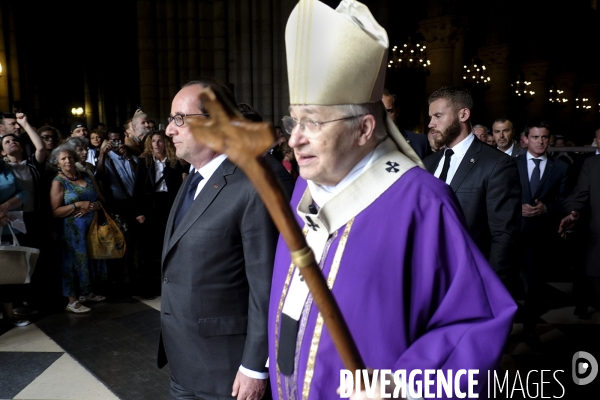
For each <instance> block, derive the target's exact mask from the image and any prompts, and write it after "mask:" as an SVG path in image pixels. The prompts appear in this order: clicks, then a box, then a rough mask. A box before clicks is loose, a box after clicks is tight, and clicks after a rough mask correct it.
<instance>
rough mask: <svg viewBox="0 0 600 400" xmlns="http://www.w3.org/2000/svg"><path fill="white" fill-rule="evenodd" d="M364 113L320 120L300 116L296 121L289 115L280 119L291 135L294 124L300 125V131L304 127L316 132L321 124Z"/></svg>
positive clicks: (343, 119)
mask: <svg viewBox="0 0 600 400" xmlns="http://www.w3.org/2000/svg"><path fill="white" fill-rule="evenodd" d="M365 115H367V114H360V115H351V116H349V117H344V118H338V119H332V120H329V121H321V122H317V121H313V120H312V119H310V118H302V119H300V121H298V120H297V119H296V118H294V117H290V116H285V117H283V118H282V119H281V120H282V121H283V127H284V128H285V131H286V132H287V133H289V134H290V135H291V134H292V131H293V130H294V128H295V127H296V125H300V130H301V131H302V132H304V131H305V130H306V129H308V131H309V132H313V133H314V132H318V131H319V130H320V129H321V125H323V124H326V123H329V122H336V121H345V120H348V119H352V118H358V117H362V116H365Z"/></svg>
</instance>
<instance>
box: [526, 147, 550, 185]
mask: <svg viewBox="0 0 600 400" xmlns="http://www.w3.org/2000/svg"><path fill="white" fill-rule="evenodd" d="M534 158H535V159H539V160H542V162H541V163H540V179H542V176H544V170H545V169H546V163H547V161H548V156H546V154H545V153H544V155H543V156H541V157H535V156H534V155H533V154H531V153H530V152H529V151H528V152H527V177H528V178H529V180H531V174H532V173H533V169H534V168H535V163H534V162H533V159H534Z"/></svg>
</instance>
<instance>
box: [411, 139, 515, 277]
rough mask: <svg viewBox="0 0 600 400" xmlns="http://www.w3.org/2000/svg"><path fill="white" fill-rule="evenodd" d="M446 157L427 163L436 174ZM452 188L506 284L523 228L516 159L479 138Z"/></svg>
mask: <svg viewBox="0 0 600 400" xmlns="http://www.w3.org/2000/svg"><path fill="white" fill-rule="evenodd" d="M443 154H444V152H443V151H438V152H436V153H434V154H432V155H430V156H429V157H426V158H425V160H423V162H424V163H425V167H426V168H427V170H428V171H429V172H431V173H432V174H433V173H434V172H435V170H436V169H437V166H438V164H439V163H440V160H441V158H442V156H443ZM450 187H451V188H452V190H453V191H454V193H455V194H456V197H457V198H458V202H459V203H460V206H461V208H462V210H463V213H464V216H465V219H466V223H467V228H468V230H469V232H470V233H471V237H472V238H473V240H474V241H475V243H476V244H477V246H478V247H479V249H480V250H481V252H482V253H483V254H484V255H485V256H486V258H487V259H488V261H489V263H490V265H491V266H492V268H494V270H495V271H496V272H497V273H498V275H499V276H500V278H502V279H503V280H505V282H506V278H507V276H508V275H509V271H510V270H511V268H513V266H514V265H515V260H514V259H513V258H512V257H513V255H512V251H511V250H512V248H513V247H514V245H516V242H517V241H518V235H519V229H520V226H521V184H520V182H519V172H518V170H517V166H516V163H515V159H514V158H512V157H509V156H508V155H506V154H505V153H503V152H501V151H500V150H498V149H495V148H493V147H491V146H488V145H487V144H485V143H483V142H482V141H480V140H478V139H477V138H475V140H473V143H472V144H471V146H469V149H468V150H467V152H466V154H465V156H464V158H463V160H462V162H461V163H460V165H459V166H458V169H457V170H456V173H455V175H454V177H453V178H452V182H450Z"/></svg>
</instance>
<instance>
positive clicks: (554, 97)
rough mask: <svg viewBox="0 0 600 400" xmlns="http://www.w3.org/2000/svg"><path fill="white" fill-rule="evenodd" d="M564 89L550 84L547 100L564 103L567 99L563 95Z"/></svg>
mask: <svg viewBox="0 0 600 400" xmlns="http://www.w3.org/2000/svg"><path fill="white" fill-rule="evenodd" d="M564 92H565V91H564V90H560V89H557V88H556V87H555V86H554V85H552V86H550V90H549V94H550V97H549V98H548V100H549V101H550V103H566V102H567V101H569V99H567V98H566V97H563V93H564Z"/></svg>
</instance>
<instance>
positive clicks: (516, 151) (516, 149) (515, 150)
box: [510, 142, 527, 158]
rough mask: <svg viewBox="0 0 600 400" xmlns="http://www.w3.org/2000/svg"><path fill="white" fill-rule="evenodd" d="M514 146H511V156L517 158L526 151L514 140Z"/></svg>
mask: <svg viewBox="0 0 600 400" xmlns="http://www.w3.org/2000/svg"><path fill="white" fill-rule="evenodd" d="M514 146H515V147H513V151H512V154H511V155H510V156H511V157H513V158H519V156H522V155H523V154H526V153H527V149H526V148H523V147H521V146H519V143H517V142H515V145H514Z"/></svg>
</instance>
